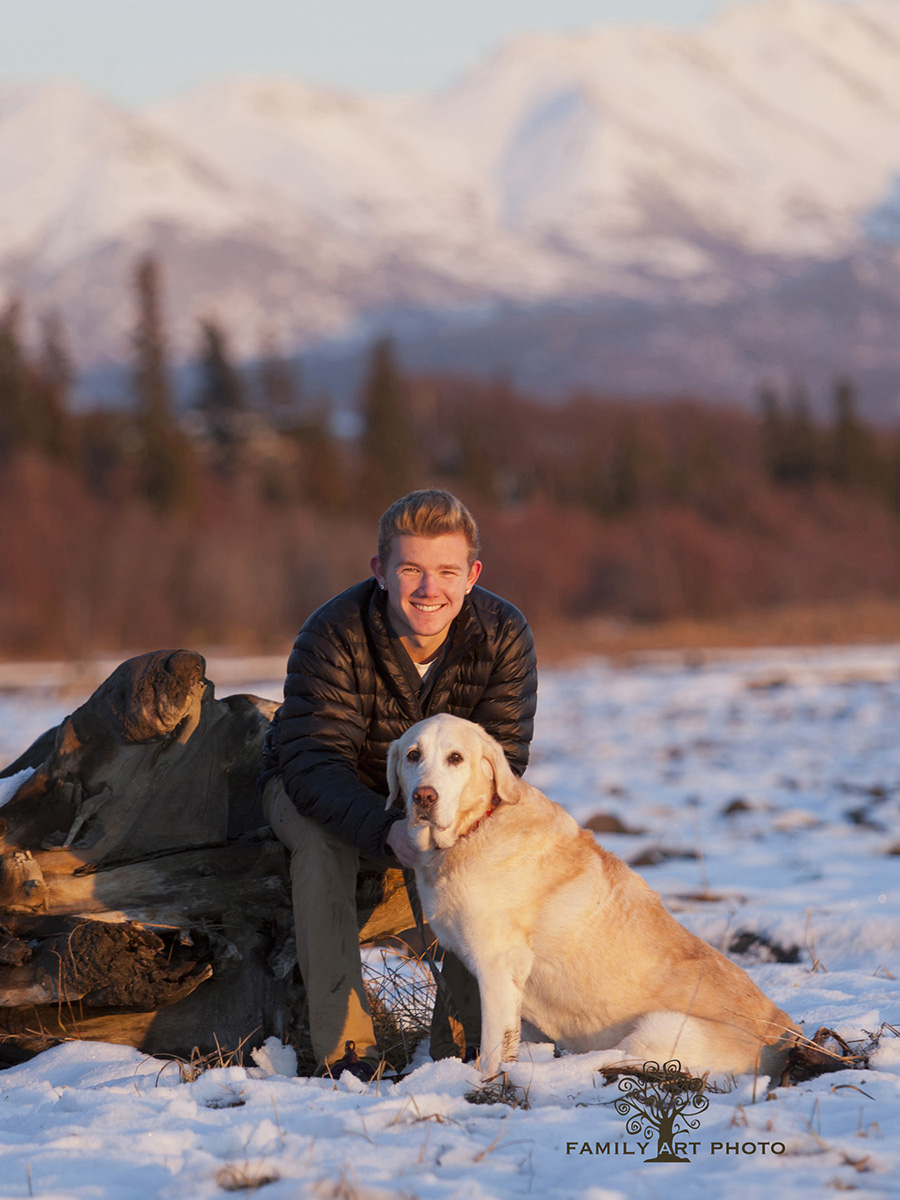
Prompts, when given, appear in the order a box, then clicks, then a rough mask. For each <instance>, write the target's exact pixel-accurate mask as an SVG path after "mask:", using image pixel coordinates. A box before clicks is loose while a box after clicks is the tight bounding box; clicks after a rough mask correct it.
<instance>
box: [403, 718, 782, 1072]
mask: <svg viewBox="0 0 900 1200" xmlns="http://www.w3.org/2000/svg"><path fill="white" fill-rule="evenodd" d="M388 782H389V785H390V790H391V798H392V799H394V798H396V797H398V796H399V797H400V798H402V800H403V801H404V803H405V804H406V809H407V817H408V823H409V833H410V836H411V838H412V839H413V841H414V842H415V843H416V845H417V846H418V848H419V851H420V860H419V862H418V863H417V865H416V879H417V882H418V886H419V891H420V894H421V898H422V904H423V907H424V909H425V913H426V915H427V917H428V920H429V922H430V924H431V927H432V929H433V930H434V932H435V933H436V934H437V936H438V938H439V940H440V942H441V944H442V945H443V946H447V947H449V948H450V949H451V950H453V951H454V952H455V953H456V954H457V955H458V956H459V957H460V958H461V959H462V960H463V961H464V962H465V963H466V965H467V966H468V967H469V969H470V970H471V971H472V973H473V974H474V975H475V977H476V978H477V980H478V987H479V991H480V994H481V1006H482V1034H481V1055H480V1066H481V1071H482V1073H483V1074H484V1075H485V1076H489V1075H493V1074H494V1073H495V1072H496V1071H497V1069H498V1067H499V1065H500V1063H501V1062H508V1061H511V1060H512V1059H514V1058H515V1057H516V1052H517V1049H518V1044H519V1036H520V1027H521V1022H522V1020H523V1019H525V1020H527V1021H528V1022H529V1023H530V1024H531V1025H532V1026H535V1027H536V1028H537V1029H538V1030H540V1031H541V1032H542V1033H543V1034H544V1035H545V1036H547V1037H548V1038H550V1039H552V1040H553V1041H554V1042H556V1043H557V1045H559V1046H560V1047H562V1048H565V1049H570V1050H575V1051H584V1050H601V1049H611V1048H613V1047H619V1048H621V1050H622V1052H623V1054H624V1055H626V1056H627V1057H628V1058H629V1059H632V1060H633V1059H638V1060H641V1061H651V1060H652V1061H656V1062H660V1063H661V1062H666V1061H669V1060H671V1059H677V1060H679V1061H680V1062H681V1064H682V1066H683V1067H685V1068H690V1069H692V1070H700V1071H706V1070H711V1071H714V1072H717V1073H719V1072H723V1073H724V1072H735V1073H738V1072H745V1071H758V1072H759V1073H760V1074H764V1075H775V1074H777V1073H780V1072H781V1070H782V1069H783V1066H784V1063H785V1060H786V1056H787V1053H788V1050H789V1049H790V1046H791V1045H792V1044H793V1042H794V1041H795V1038H796V1036H797V1035H798V1034H799V1032H800V1031H799V1030H798V1028H797V1026H796V1025H794V1023H793V1022H792V1021H791V1019H790V1018H789V1017H788V1016H787V1015H786V1014H785V1013H784V1012H782V1011H781V1009H779V1008H776V1006H775V1005H774V1004H773V1003H772V1002H771V1001H770V1000H769V999H768V998H767V997H766V996H765V995H764V994H763V993H762V992H761V991H760V990H759V988H758V987H757V986H756V985H755V984H754V983H753V982H752V981H751V980H750V978H749V977H748V976H747V975H746V974H745V972H744V971H742V970H741V969H740V967H738V966H736V965H735V964H734V963H732V962H730V961H729V960H728V959H727V958H725V957H724V956H723V955H721V954H719V953H718V952H717V951H716V950H713V949H712V947H711V946H708V945H707V944H706V943H705V942H703V941H701V940H700V938H698V937H695V936H694V935H693V934H692V933H689V932H688V931H687V930H686V929H685V928H684V927H683V926H681V925H679V924H678V922H677V921H676V920H675V919H674V918H673V917H672V916H671V915H670V914H669V913H668V912H667V911H666V909H665V908H664V907H663V905H662V903H661V901H660V899H659V897H658V896H657V894H656V893H655V892H654V891H652V890H651V889H650V888H649V887H648V885H647V884H646V883H645V882H644V881H643V880H642V879H641V878H640V876H639V875H637V874H635V872H634V871H632V870H631V869H630V868H629V867H628V866H626V864H625V863H623V862H622V861H621V860H620V859H618V858H616V856H615V855H614V854H611V853H609V851H607V850H603V849H602V848H601V847H599V846H598V845H597V844H596V842H595V841H594V838H593V836H592V835H591V834H590V833H588V832H587V831H586V830H583V829H581V828H580V827H579V826H578V824H577V823H576V822H575V821H574V820H573V819H572V817H570V816H569V815H568V813H566V812H565V811H564V810H563V809H562V808H561V807H560V806H559V805H558V804H554V803H553V801H551V800H548V799H547V797H546V796H544V795H542V794H541V793H540V792H539V791H538V790H537V789H536V788H533V787H531V786H530V785H529V784H527V783H525V782H524V780H520V779H517V778H516V777H515V775H513V773H512V771H511V770H510V768H509V765H508V763H507V761H506V758H505V756H504V754H503V750H502V748H501V747H500V745H499V744H498V743H497V742H496V741H494V739H493V738H491V737H489V736H488V734H486V733H485V732H484V731H483V730H482V729H481V728H480V727H479V726H478V725H475V724H473V723H472V722H470V721H464V720H461V719H460V718H458V717H453V716H449V715H448V714H445V713H444V714H440V715H439V716H435V717H430V718H429V719H428V720H426V721H422V722H420V723H419V724H418V725H414V726H413V727H412V728H411V729H409V730H408V731H407V732H406V733H405V734H404V735H403V737H401V738H399V739H398V740H397V741H396V742H394V743H393V745H392V746H391V750H390V755H389V758H388ZM417 796H418V799H417ZM498 800H499V803H498ZM389 802H390V801H389ZM492 802H493V804H494V808H493V811H491V812H489V810H490V809H491V806H492ZM486 814H487V815H486ZM476 823H477V824H476Z"/></svg>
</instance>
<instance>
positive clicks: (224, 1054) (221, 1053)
mask: <svg viewBox="0 0 900 1200" xmlns="http://www.w3.org/2000/svg"><path fill="white" fill-rule="evenodd" d="M256 1032H257V1030H256V1029H253V1030H251V1031H250V1033H248V1034H247V1036H246V1037H243V1038H241V1040H240V1041H239V1042H238V1044H237V1045H236V1046H235V1048H234V1049H233V1050H223V1049H222V1047H221V1046H220V1045H219V1039H218V1038H217V1037H216V1036H215V1034H213V1039H214V1040H215V1043H216V1048H215V1050H211V1051H210V1052H209V1053H208V1054H202V1053H201V1052H200V1049H199V1047H197V1046H195V1047H194V1048H193V1050H192V1051H191V1056H190V1058H187V1059H184V1058H180V1057H179V1056H178V1055H177V1054H157V1055H156V1056H155V1057H157V1058H162V1059H165V1060H166V1061H165V1066H163V1068H162V1070H160V1072H159V1075H157V1077H156V1078H157V1082H158V1081H159V1076H160V1075H162V1073H163V1071H164V1070H165V1069H166V1067H167V1066H168V1065H169V1063H175V1064H176V1066H177V1067H178V1074H179V1077H180V1082H181V1083H193V1082H194V1080H195V1079H199V1078H200V1076H201V1075H202V1074H203V1073H204V1072H205V1071H213V1070H216V1069H217V1068H219V1067H242V1066H243V1065H244V1047H245V1046H246V1044H247V1042H248V1041H249V1040H250V1038H252V1037H253V1035H254V1033H256Z"/></svg>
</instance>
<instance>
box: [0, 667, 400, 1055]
mask: <svg viewBox="0 0 900 1200" xmlns="http://www.w3.org/2000/svg"><path fill="white" fill-rule="evenodd" d="M205 669H206V664H205V662H204V660H203V658H202V657H201V656H200V655H199V654H196V653H194V652H193V651H189V650H175V651H159V652H157V653H154V654H145V655H141V656H140V657H138V658H133V659H129V660H128V661H127V662H125V663H123V664H122V665H121V666H120V667H118V668H117V669H116V670H115V671H114V672H113V674H112V675H111V676H110V677H109V678H108V679H107V680H106V681H105V682H104V683H103V684H101V686H100V687H99V688H98V689H97V691H96V692H94V694H93V695H92V696H91V697H90V699H88V700H87V701H86V703H85V704H83V705H82V706H81V707H80V708H78V709H76V711H75V712H74V713H72V715H71V716H69V717H67V718H66V719H65V720H64V721H63V722H62V724H61V725H60V726H59V727H58V728H56V729H53V730H48V731H47V733H45V734H43V735H42V736H41V737H40V738H38V739H37V741H36V742H35V743H34V744H33V745H32V746H31V747H29V749H28V750H27V751H25V753H24V754H23V755H22V756H21V757H20V758H19V759H17V760H16V761H15V762H14V763H11V764H10V765H9V766H8V767H6V768H5V769H4V770H3V771H0V777H3V776H11V775H14V774H17V773H18V772H19V771H22V770H24V769H26V768H29V769H33V773H32V774H31V775H30V776H29V777H28V778H27V779H26V780H25V781H24V782H23V783H22V784H21V786H20V787H19V788H18V790H17V791H16V793H15V795H14V796H13V797H12V798H11V799H10V800H9V801H8V802H7V804H6V805H5V806H4V807H3V808H2V810H0V1062H2V1061H3V1060H5V1061H7V1062H9V1061H15V1060H17V1059H18V1058H21V1057H22V1056H23V1055H27V1054H29V1053H34V1052H36V1051H38V1050H41V1049H43V1048H44V1047H46V1046H47V1045H49V1044H51V1043H52V1042H53V1041H55V1040H58V1039H60V1038H72V1037H78V1038H96V1039H102V1040H106V1041H114V1042H124V1043H130V1044H132V1045H135V1046H137V1047H138V1048H139V1049H143V1050H146V1051H147V1052H148V1053H160V1052H166V1053H174V1054H181V1055H189V1054H190V1053H191V1051H192V1049H193V1048H194V1047H195V1046H196V1047H198V1048H199V1049H200V1050H201V1051H202V1052H207V1051H213V1050H215V1048H216V1047H217V1045H218V1046H222V1047H234V1046H236V1045H237V1044H238V1043H240V1042H241V1041H244V1040H245V1039H246V1041H247V1044H248V1045H250V1046H252V1045H254V1044H256V1043H258V1042H261V1041H262V1040H263V1039H264V1038H265V1037H267V1036H269V1035H270V1034H276V1035H277V1036H279V1037H282V1038H284V1037H285V1036H288V1035H289V1036H292V1037H293V1039H294V1040H295V1041H298V1042H300V1041H302V1038H303V1033H304V1031H303V1028H302V1019H301V1017H300V1014H301V1013H302V1011H303V1002H302V1001H303V993H302V984H301V982H300V980H299V977H298V975H297V972H296V954H295V952H294V949H293V937H292V933H293V921H292V915H291V909H290V898H289V885H288V877H287V861H286V853H285V851H284V849H283V847H282V846H281V844H280V843H279V842H278V841H276V840H275V839H274V838H273V837H272V836H271V833H270V832H269V831H267V830H265V829H264V828H262V826H263V817H262V814H261V812H260V811H259V810H258V808H257V807H256V801H255V796H256V789H255V780H256V776H257V774H258V771H259V762H260V754H261V750H262V741H263V738H264V736H265V731H266V729H267V728H268V724H269V721H270V719H271V716H272V713H273V712H274V710H275V707H276V705H275V703H274V702H273V701H270V700H261V699H259V698H258V697H255V696H244V695H242V696H228V697H225V698H224V699H223V700H217V699H216V697H215V690H214V687H213V685H212V683H211V682H210V681H209V680H208V679H206V677H205ZM358 902H359V909H360V925H361V934H360V936H361V940H375V939H377V938H380V937H386V936H389V935H391V934H395V933H398V932H399V931H400V930H401V929H403V928H405V927H406V926H407V925H408V924H409V909H408V905H407V900H406V895H405V891H404V888H403V883H402V879H401V876H400V872H399V871H393V872H388V874H387V876H380V875H377V874H369V875H363V876H361V878H360V887H359V894H358ZM298 1020H299V1021H300V1024H299V1025H298Z"/></svg>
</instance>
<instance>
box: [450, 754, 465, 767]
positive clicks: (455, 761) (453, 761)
mask: <svg viewBox="0 0 900 1200" xmlns="http://www.w3.org/2000/svg"><path fill="white" fill-rule="evenodd" d="M462 761H463V756H462V755H461V754H460V752H459V751H458V750H454V751H453V752H452V753H451V754H448V755H447V762H448V763H449V764H450V766H451V767H458V766H459V764H460V763H461V762H462Z"/></svg>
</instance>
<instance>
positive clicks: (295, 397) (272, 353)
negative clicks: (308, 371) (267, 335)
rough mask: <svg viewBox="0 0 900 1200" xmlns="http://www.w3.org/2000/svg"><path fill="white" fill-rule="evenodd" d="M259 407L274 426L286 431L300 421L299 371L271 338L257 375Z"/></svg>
mask: <svg viewBox="0 0 900 1200" xmlns="http://www.w3.org/2000/svg"><path fill="white" fill-rule="evenodd" d="M257 392H258V396H259V400H258V406H259V410H260V412H261V413H262V415H263V416H264V417H265V419H266V421H267V422H268V424H269V425H271V426H272V427H273V428H274V429H277V430H280V431H282V432H283V431H285V430H288V429H291V428H294V427H296V426H297V425H298V424H299V423H300V421H301V402H302V390H301V387H300V373H299V371H298V370H297V369H295V368H294V367H293V366H292V365H291V363H289V362H288V361H287V360H286V359H285V358H284V356H283V355H282V354H280V353H279V352H278V350H277V349H276V347H275V345H274V343H272V342H271V341H268V342H267V343H266V345H265V347H264V349H263V354H262V358H261V360H260V365H259V373H258V378H257Z"/></svg>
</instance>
